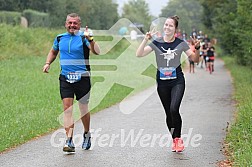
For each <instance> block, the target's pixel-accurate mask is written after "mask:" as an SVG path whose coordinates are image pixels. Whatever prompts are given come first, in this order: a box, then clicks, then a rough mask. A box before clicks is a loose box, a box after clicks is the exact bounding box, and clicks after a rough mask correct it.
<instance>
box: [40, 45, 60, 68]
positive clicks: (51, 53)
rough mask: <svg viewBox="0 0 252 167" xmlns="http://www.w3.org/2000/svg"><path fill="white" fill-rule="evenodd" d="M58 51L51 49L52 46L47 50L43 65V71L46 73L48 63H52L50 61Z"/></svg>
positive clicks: (48, 66)
mask: <svg viewBox="0 0 252 167" xmlns="http://www.w3.org/2000/svg"><path fill="white" fill-rule="evenodd" d="M58 52H59V51H58V50H53V48H52V49H51V50H50V51H49V53H48V55H47V58H46V63H45V65H44V67H43V72H44V73H48V71H49V69H50V64H52V62H53V61H54V60H55V59H56V57H57V55H58Z"/></svg>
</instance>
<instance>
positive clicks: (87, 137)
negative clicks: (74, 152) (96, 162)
mask: <svg viewBox="0 0 252 167" xmlns="http://www.w3.org/2000/svg"><path fill="white" fill-rule="evenodd" d="M90 147H91V133H90V132H87V133H84V134H83V143H82V149H84V150H88V149H90Z"/></svg>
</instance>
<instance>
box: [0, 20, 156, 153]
mask: <svg viewBox="0 0 252 167" xmlns="http://www.w3.org/2000/svg"><path fill="white" fill-rule="evenodd" d="M0 28H1V31H3V32H2V33H1V35H0V49H1V53H0V78H1V80H0V86H1V96H0V105H1V108H0V128H1V131H0V132H1V134H0V141H1V145H0V152H1V151H4V150H6V149H8V148H10V147H15V146H17V145H19V144H22V143H24V142H26V141H28V140H30V139H32V138H34V137H37V136H41V135H43V134H45V133H48V132H51V131H52V130H54V129H57V128H59V127H60V126H61V125H60V123H59V121H58V120H57V119H58V117H59V115H60V114H61V113H62V112H63V111H62V102H61V99H60V95H59V80H58V76H59V73H60V68H59V62H58V59H57V60H55V62H54V63H53V64H52V65H51V69H50V72H49V74H44V73H42V66H43V65H44V63H45V59H46V56H47V53H48V51H49V49H50V48H51V46H52V42H53V38H54V37H55V36H56V34H58V33H62V32H64V30H46V29H35V28H34V29H24V28H21V27H11V26H7V25H0ZM136 45H138V43H136V44H134V45H133V44H132V45H130V43H129V42H128V41H127V40H126V39H124V40H122V41H120V42H119V43H118V45H117V46H116V47H114V48H113V49H112V51H110V52H109V53H107V54H106V55H101V56H93V59H91V61H92V60H93V61H97V60H98V61H99V59H102V60H104V59H106V60H109V62H110V61H111V62H112V63H111V64H109V65H106V64H105V65H104V66H96V65H95V66H91V68H92V75H93V76H94V77H93V78H92V85H93V89H92V92H91V104H92V101H93V102H94V103H95V102H99V103H98V104H95V105H94V107H93V108H92V111H91V112H92V113H95V112H98V111H100V110H102V109H104V108H107V107H109V106H111V105H114V104H116V103H119V102H120V101H121V100H122V99H124V98H125V97H126V96H128V95H129V94H130V95H133V94H135V93H137V92H139V91H141V90H144V89H146V88H148V87H150V86H151V85H153V84H155V80H154V79H153V74H154V73H153V72H154V71H153V67H152V65H148V66H147V67H146V69H145V68H144V69H139V67H140V66H141V65H145V64H147V63H146V62H148V61H149V60H154V57H151V56H150V57H149V58H142V59H141V60H140V59H139V58H136V56H135V49H136ZM148 67H149V68H148ZM151 67H152V68H151ZM104 71H105V72H107V73H104V74H101V75H99V72H104ZM97 72H98V74H96V73H97ZM139 74H142V75H141V76H139ZM103 83H104V84H103ZM105 89H107V90H108V92H107V93H106V92H105V93H104V90H105ZM101 94H104V95H105V96H104V97H103V98H102V99H101V97H99V96H100V95H101Z"/></svg>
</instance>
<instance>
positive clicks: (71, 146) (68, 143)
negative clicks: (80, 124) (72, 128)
mask: <svg viewBox="0 0 252 167" xmlns="http://www.w3.org/2000/svg"><path fill="white" fill-rule="evenodd" d="M63 151H64V152H75V147H74V144H73V141H72V140H71V139H67V140H66V143H65V145H64V147H63Z"/></svg>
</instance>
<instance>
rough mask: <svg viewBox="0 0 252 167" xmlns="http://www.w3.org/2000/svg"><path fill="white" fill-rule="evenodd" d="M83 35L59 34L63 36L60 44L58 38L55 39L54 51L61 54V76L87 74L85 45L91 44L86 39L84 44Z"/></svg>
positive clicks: (80, 33)
mask: <svg viewBox="0 0 252 167" xmlns="http://www.w3.org/2000/svg"><path fill="white" fill-rule="evenodd" d="M81 35H83V33H82V32H79V33H78V34H76V35H72V34H69V33H67V32H66V33H63V34H59V35H58V36H61V38H60V41H59V42H58V39H57V37H58V36H57V37H56V38H55V39H54V43H53V49H54V50H56V51H59V52H60V66H61V75H64V76H66V75H67V74H69V73H76V72H78V73H80V74H83V73H85V72H87V68H86V65H85V61H84V53H83V45H87V46H89V45H90V43H89V42H88V40H87V39H86V38H85V39H84V41H83V42H82V36H81Z"/></svg>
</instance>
